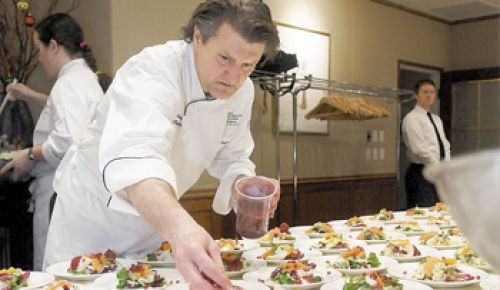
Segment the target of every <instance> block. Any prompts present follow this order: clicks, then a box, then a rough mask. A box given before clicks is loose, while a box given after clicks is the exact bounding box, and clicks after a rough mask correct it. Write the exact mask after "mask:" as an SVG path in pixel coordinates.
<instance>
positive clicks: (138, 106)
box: [99, 57, 181, 213]
mask: <svg viewBox="0 0 500 290" xmlns="http://www.w3.org/2000/svg"><path fill="white" fill-rule="evenodd" d="M172 70H174V69H172ZM180 92H181V91H180V85H179V81H178V79H177V77H176V75H175V73H174V72H173V71H170V70H166V69H162V68H159V67H158V66H155V60H154V58H151V57H150V58H146V60H144V59H141V60H138V59H137V58H133V59H131V60H129V61H128V62H127V63H126V64H125V65H124V66H123V67H122V68H121V69H120V71H119V72H118V74H117V77H116V78H115V80H114V82H113V84H112V86H111V87H110V89H109V90H108V96H109V98H110V107H109V112H108V117H107V120H106V124H105V126H104V130H103V133H102V137H101V143H100V154H99V159H100V160H99V161H100V162H99V163H100V169H101V172H102V175H103V182H104V185H105V187H106V188H107V189H108V190H109V191H111V192H112V193H117V192H120V191H122V190H123V189H124V188H125V187H127V186H130V185H132V184H135V183H137V182H140V181H143V180H146V179H151V178H156V179H161V180H163V181H165V182H167V183H168V184H169V185H170V186H171V188H172V189H173V190H174V191H175V192H176V193H177V182H176V175H175V172H174V169H173V168H172V166H171V164H169V162H168V160H167V158H166V156H167V155H168V153H169V152H170V151H171V146H172V142H171V141H172V140H173V138H174V137H175V132H176V128H175V127H174V125H173V124H172V120H173V119H174V116H175V114H176V112H177V111H176V109H177V108H178V107H179V104H180V100H181V96H180ZM113 198H114V199H115V198H119V196H118V195H116V194H113ZM112 204H118V203H112ZM112 204H110V207H112ZM120 204H123V202H121V203H120ZM130 207H131V206H130ZM130 207H129V208H128V209H127V208H125V207H123V206H117V207H116V208H114V209H117V210H122V211H125V212H131V211H132V212H134V211H133V210H131V209H130ZM112 208H113V207H112ZM134 213H135V212H134Z"/></svg>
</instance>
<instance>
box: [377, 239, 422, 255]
mask: <svg viewBox="0 0 500 290" xmlns="http://www.w3.org/2000/svg"><path fill="white" fill-rule="evenodd" d="M380 254H381V255H383V256H388V257H397V258H408V257H420V256H422V253H421V252H420V251H419V249H418V248H417V247H416V246H415V245H413V244H412V243H411V242H410V241H409V240H390V241H389V242H388V243H387V245H386V246H385V247H384V249H383V250H382V252H381V253H380Z"/></svg>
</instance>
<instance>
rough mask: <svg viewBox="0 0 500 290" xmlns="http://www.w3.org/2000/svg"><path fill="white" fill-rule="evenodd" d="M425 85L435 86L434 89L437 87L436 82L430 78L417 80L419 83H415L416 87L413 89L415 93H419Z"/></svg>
mask: <svg viewBox="0 0 500 290" xmlns="http://www.w3.org/2000/svg"><path fill="white" fill-rule="evenodd" d="M423 85H432V86H433V87H434V89H435V88H436V84H435V83H434V82H433V81H432V80H430V79H425V80H419V81H418V82H417V84H416V85H415V88H414V89H413V91H415V94H418V93H419V92H420V88H421V87H422V86H423Z"/></svg>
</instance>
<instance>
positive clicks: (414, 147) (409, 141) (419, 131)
mask: <svg viewBox="0 0 500 290" xmlns="http://www.w3.org/2000/svg"><path fill="white" fill-rule="evenodd" d="M431 114H432V113H431ZM432 120H433V121H434V123H435V124H436V127H437V129H438V132H439V136H440V137H441V141H442V142H443V145H444V151H445V160H449V159H450V155H451V154H450V142H449V141H448V139H446V135H445V133H444V128H443V122H442V121H441V118H439V116H438V115H436V114H432ZM403 140H404V142H405V145H406V147H407V156H408V158H409V159H410V161H411V162H413V163H416V164H423V165H429V164H432V163H438V162H439V161H440V160H439V159H440V156H439V142H438V139H437V136H436V131H435V130H434V126H432V123H431V120H430V119H429V117H428V116H427V111H426V110H425V109H424V108H422V107H420V106H418V105H416V106H415V108H414V109H413V110H411V111H410V112H409V113H408V114H407V115H406V116H405V117H404V119H403Z"/></svg>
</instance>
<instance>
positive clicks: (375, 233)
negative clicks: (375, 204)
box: [356, 227, 387, 243]
mask: <svg viewBox="0 0 500 290" xmlns="http://www.w3.org/2000/svg"><path fill="white" fill-rule="evenodd" d="M356 239H358V240H362V241H366V242H367V243H371V242H382V241H386V240H387V235H386V233H385V232H384V229H383V228H382V227H369V228H366V229H364V230H362V231H361V232H360V233H359V234H358V236H357V237H356Z"/></svg>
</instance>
